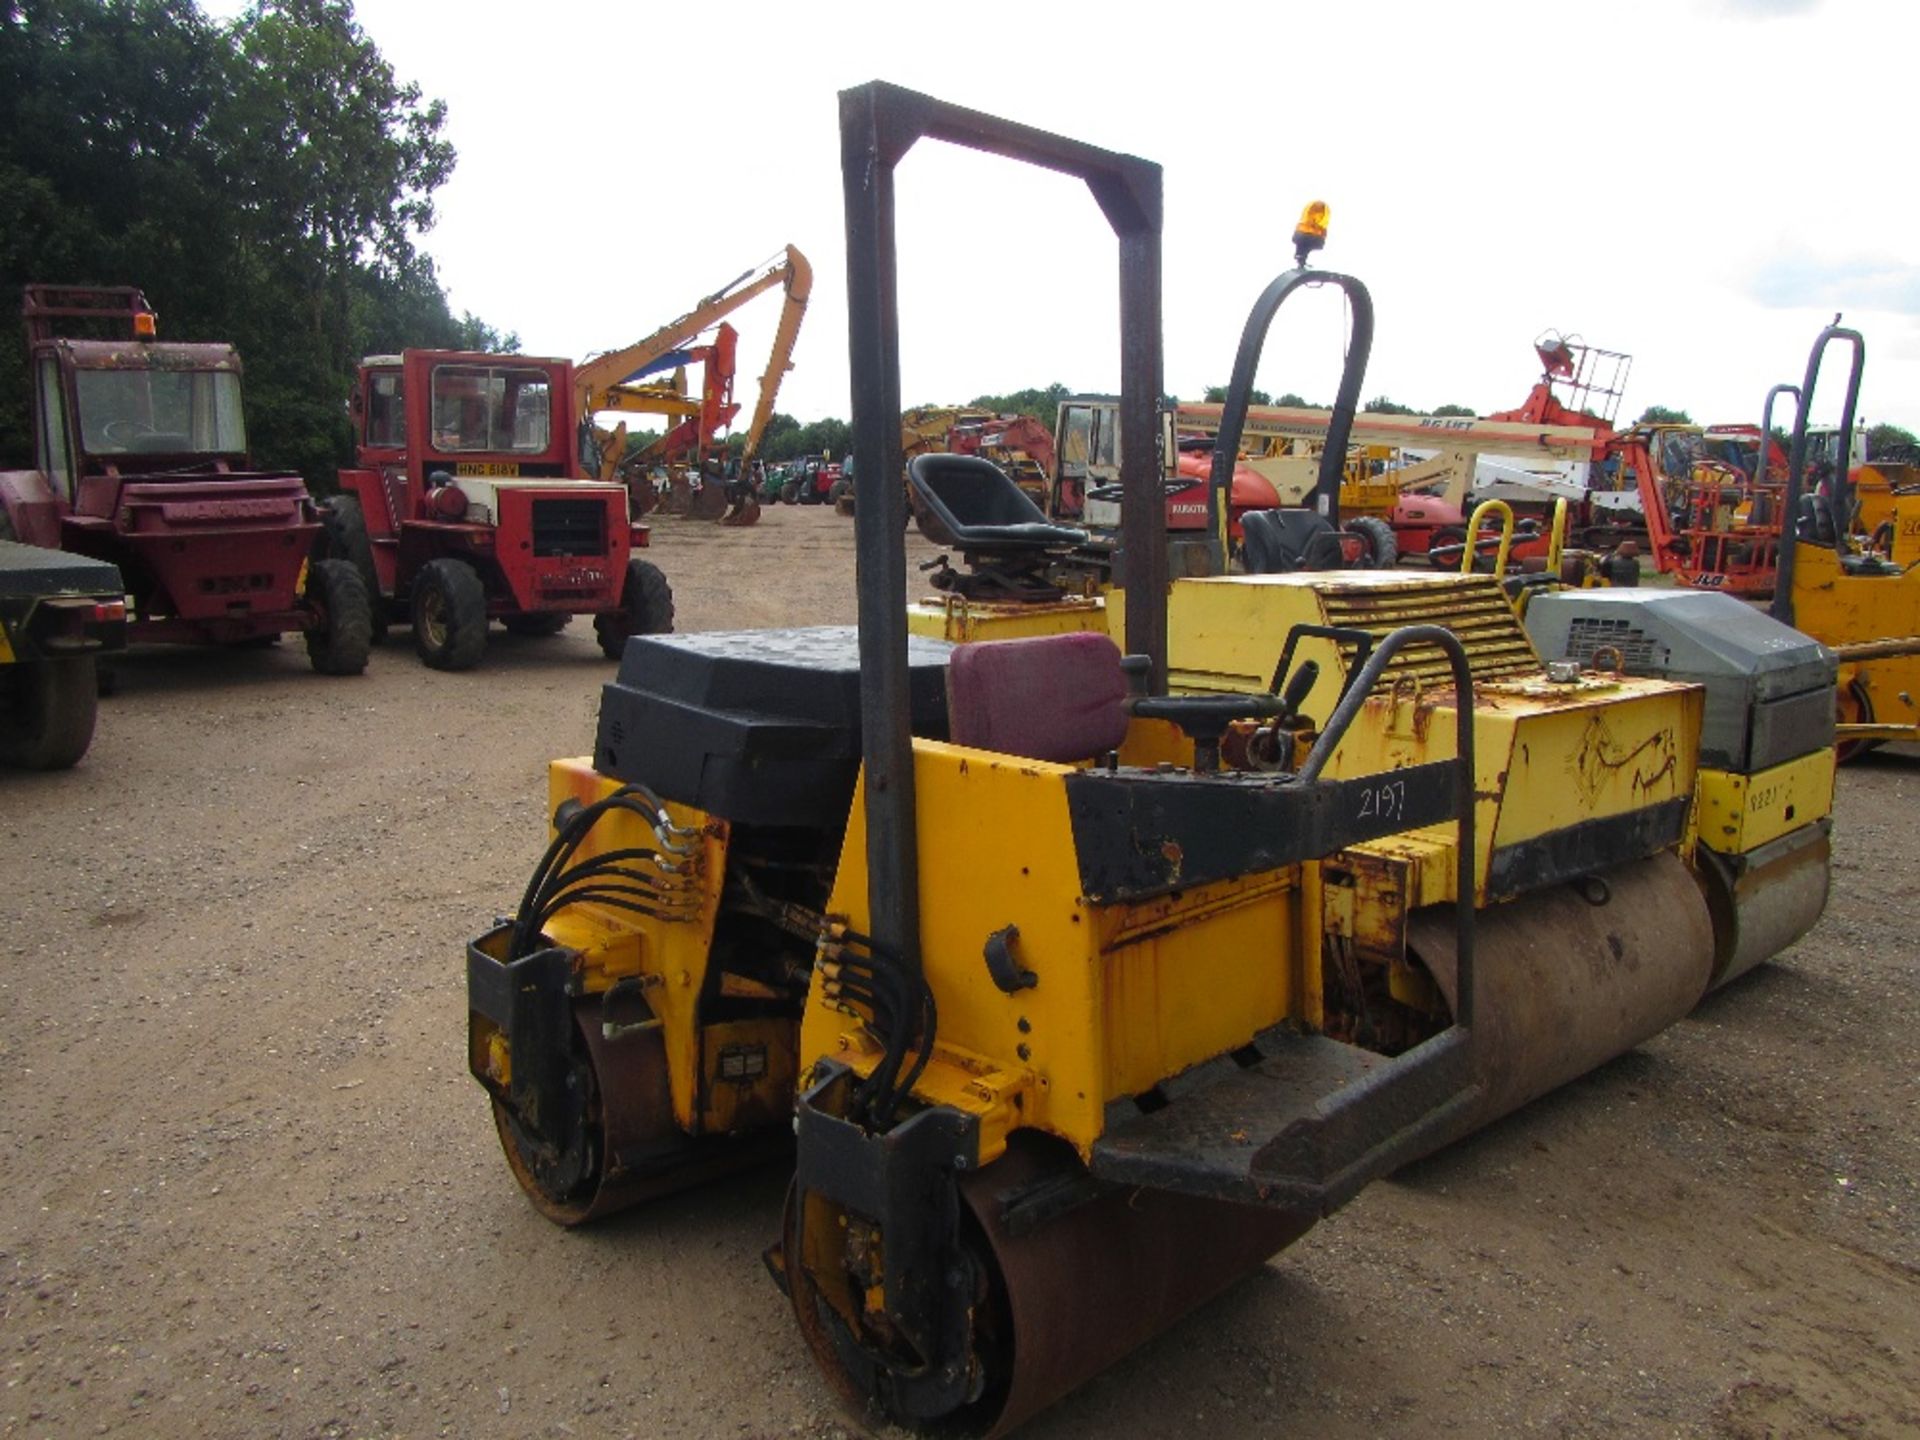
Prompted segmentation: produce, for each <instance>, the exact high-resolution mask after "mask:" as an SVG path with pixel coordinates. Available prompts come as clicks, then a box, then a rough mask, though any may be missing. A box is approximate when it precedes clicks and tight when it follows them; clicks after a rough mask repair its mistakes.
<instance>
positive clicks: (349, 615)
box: [272, 560, 373, 675]
mask: <svg viewBox="0 0 1920 1440" xmlns="http://www.w3.org/2000/svg"><path fill="white" fill-rule="evenodd" d="M306 598H307V606H308V608H309V609H311V610H312V611H313V612H314V623H313V624H312V625H311V626H310V627H309V628H308V630H307V660H308V662H309V663H310V664H312V666H313V668H314V669H315V670H317V671H318V672H319V673H320V674H322V675H358V674H359V673H360V672H361V671H362V670H365V669H366V668H367V652H368V651H369V650H371V649H372V648H373V605H372V603H371V602H370V601H369V600H368V599H367V587H366V585H365V584H364V583H363V582H362V581H361V579H360V572H359V571H358V570H356V569H355V568H354V567H353V565H352V563H351V562H349V561H346V560H316V561H314V562H313V564H312V566H311V567H310V568H309V569H308V570H307V597H306ZM272 638H274V639H278V638H279V637H278V636H274V637H272Z"/></svg>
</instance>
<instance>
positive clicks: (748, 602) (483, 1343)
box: [0, 507, 1920, 1440]
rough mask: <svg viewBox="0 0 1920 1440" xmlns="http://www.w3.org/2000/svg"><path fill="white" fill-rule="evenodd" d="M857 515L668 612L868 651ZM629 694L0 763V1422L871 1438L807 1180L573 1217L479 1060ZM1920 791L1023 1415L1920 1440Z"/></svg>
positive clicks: (141, 678) (1895, 758)
mask: <svg viewBox="0 0 1920 1440" xmlns="http://www.w3.org/2000/svg"><path fill="white" fill-rule="evenodd" d="M851 534H852V527H851V525H850V524H849V523H848V522H846V521H844V520H840V519H837V518H836V517H834V516H832V515H830V514H826V513H823V512H821V511H818V510H794V509H790V508H785V507H781V508H775V509H772V510H770V511H769V512H768V514H767V515H766V517H765V519H764V520H763V521H762V523H761V524H760V525H759V526H758V527H756V528H754V529H751V530H745V531H728V530H722V529H719V528H716V527H706V526H700V525H698V524H695V523H692V522H672V521H668V522H665V523H663V524H662V525H661V526H660V527H659V529H658V530H657V531H656V549H655V552H654V555H655V558H656V559H657V560H658V561H659V563H660V564H661V565H662V566H663V568H665V569H666V570H667V572H668V574H669V576H670V577H671V579H672V581H673V585H674V589H675V592H676V596H677V599H678V603H679V612H680V623H681V628H683V629H715V628H723V627H732V626H752V625H767V624H781V623H786V624H792V623H806V622H822V621H850V620H851V619H852V618H853V605H854V601H853V580H852V575H853V564H852V552H851ZM930 553H931V552H930V551H927V550H926V549H925V548H924V547H922V546H919V545H918V543H917V542H916V545H915V549H914V552H913V558H914V559H915V560H918V559H921V558H925V556H926V555H927V554H930ZM916 584H917V581H916ZM607 673H608V667H607V666H606V664H605V663H604V662H603V661H602V660H601V659H600V658H599V655H598V652H597V651H596V649H595V648H594V645H593V641H592V636H591V633H590V631H589V629H588V627H586V626H584V625H582V624H579V623H576V624H575V626H574V627H573V628H572V629H570V630H569V631H567V632H566V633H565V634H563V635H561V636H560V637H558V638H555V639H550V640H532V639H515V638H513V637H509V636H506V635H503V634H500V633H499V632H496V633H495V635H494V637H493V639H492V642H491V648H490V650H489V653H488V656H487V660H486V663H485V665H484V666H483V667H482V668H481V669H480V670H478V671H476V672H473V673H470V674H466V675H452V676H448V675H438V674H433V673H431V672H428V671H426V670H424V669H422V668H421V667H420V666H419V665H418V664H417V663H416V662H415V660H414V658H413V656H412V654H411V650H410V647H408V646H406V645H405V644H403V643H391V644H389V645H388V646H387V647H385V648H384V649H382V650H379V651H377V652H376V654H375V658H374V662H373V664H372V666H371V668H370V669H369V671H368V673H367V675H366V676H364V677H362V678H359V679H353V680H327V679H322V678H319V677H317V676H314V675H312V674H310V673H309V672H308V670H307V665H306V661H305V656H304V654H303V653H302V651H301V649H300V647H299V646H298V645H297V644H296V643H288V644H283V645H281V646H280V647H278V648H276V649H274V650H271V651H265V652H260V651H255V652H235V653H219V654H216V653H202V652H191V651H180V652H161V651H155V652H152V653H150V654H143V655H140V656H137V657H135V658H134V659H133V660H132V661H130V662H129V663H128V664H127V665H126V667H125V673H124V680H123V684H122V687H121V690H120V693H119V694H118V695H117V696H115V697H114V698H112V699H110V700H108V701H107V702H105V704H104V705H103V709H102V715H101V723H100V730H99V735H98V738H97V740H96V742H95V745H94V749H93V751H92V753H91V754H90V755H89V756H88V757H87V759H86V760H85V761H84V762H83V763H82V765H81V767H80V768H79V769H78V770H77V771H74V772H72V773H69V774H66V775H57V776H27V775H19V774H0V845H3V846H4V851H3V852H0V853H4V855H5V857H6V861H7V864H6V870H7V873H8V875H9V876H10V877H11V880H10V884H9V886H8V890H7V896H6V900H5V902H4V910H3V911H0V913H3V914H4V916H5V919H6V925H5V934H6V936H7V937H8V942H9V949H10V951H11V954H10V956H9V959H8V962H7V963H6V964H5V965H4V966H3V967H0V1006H3V1007H4V1013H5V1014H6V1016H7V1017H8V1023H7V1024H6V1026H5V1027H4V1030H0V1084H4V1087H5V1088H4V1095H3V1101H4V1103H0V1144H4V1146H5V1149H6V1152H7V1153H8V1154H9V1155H10V1156H11V1157H13V1158H12V1163H10V1164H8V1165H7V1166H6V1167H5V1169H4V1174H3V1178H0V1365H3V1366H4V1374H5V1388H4V1393H0V1435H5V1436H13V1435H20V1436H29V1435H32V1436H41V1435H46V1436H91V1435H109V1436H176V1435H179V1436H187V1435H191V1436H196V1437H202V1436H290V1437H335V1436H337V1437H349V1436H352V1437H374V1436H428V1435H448V1436H461V1437H483V1436H503V1437H504V1436H515V1437H518V1436H582V1437H590V1436H628V1435H632V1436H675V1435H681V1436H749V1437H761V1436H766V1437H775V1436H792V1435H799V1436H809V1437H817V1436H827V1435H835V1434H841V1433H857V1427H855V1426H854V1425H853V1424H852V1423H851V1422H850V1421H848V1420H847V1419H846V1418H845V1417H843V1416H842V1415H841V1414H840V1413H839V1412H838V1411H837V1410H836V1408H835V1407H834V1404H833V1402H832V1401H831V1399H830V1398H829V1396H828V1395H827V1393H826V1391H825V1388H824V1386H823V1385H822V1383H821V1382H820V1381H819V1379H818V1378H817V1376H816V1374H815V1372H814V1369H813V1366H812V1364H811V1362H810V1361H809V1359H808V1358H807V1356H806V1354H805V1353H804V1351H803V1348H802V1344H801V1341H800V1339H799V1337H798V1334H797V1333H796V1331H795V1329H794V1326H793V1324H792V1321H791V1318H790V1316H789V1315H788V1314H787V1312H786V1309H785V1304H784V1301H782V1300H781V1298H780V1296H779V1295H778V1293H777V1292H776V1291H775V1289H774V1287H773V1286H772V1284H771V1283H770V1282H769V1281H768V1279H767V1277H766V1274H765V1272H764V1271H763V1270H762V1268H761V1265H760V1259H759V1256H760V1251H761V1249H762V1248H763V1246H764V1245H765V1244H766V1243H767V1242H768V1241H769V1240H770V1239H771V1238H772V1237H773V1233H774V1230H775V1227H776V1223H777V1215H778V1208H779V1202H780V1196H781V1193H782V1189H783V1185H784V1180H783V1177H781V1176H779V1175H777V1174H771V1173H764V1174H759V1175H755V1176H751V1177H749V1178H747V1179H745V1180H742V1181H738V1182H735V1183H733V1184H731V1185H728V1186H725V1187H721V1188H711V1189H707V1190H703V1191H700V1192H698V1193H695V1194H692V1195H686V1196H682V1197H679V1198H677V1199H674V1200H670V1201H668V1202H665V1203H663V1204H658V1205H655V1206H653V1207H651V1208H648V1209H645V1210H643V1211H641V1212H639V1213H630V1214H628V1215H626V1216H623V1217H621V1218H619V1219H617V1220H615V1221H614V1222H612V1223H610V1224H607V1225H604V1226H602V1227H599V1228H597V1229H595V1230H593V1231H591V1232H589V1233H584V1234H566V1233H562V1232H560V1231H558V1230H556V1229H554V1228H553V1227H551V1226H550V1225H548V1224H547V1223H546V1222H545V1221H543V1220H541V1219H539V1218H538V1217H537V1216H536V1215H535V1214H534V1212H533V1211H532V1209H531V1208H530V1207H529V1206H528V1205H527V1204H526V1203H525V1201H524V1200H523V1199H522V1197H521V1196H520V1193H519V1191H518V1189H517V1188H516V1187H515V1186H514V1184H513V1182H512V1180H511V1179H510V1177H509V1176H508V1174H507V1171H506V1168H505V1166H504V1164H503V1163H502V1161H501V1159H500V1156H499V1153H498V1150H497V1147H496V1144H495V1141H494V1138H493V1132H492V1126H491V1124H490V1123H489V1122H488V1118H487V1111H486V1105H485V1103H484V1101H483V1099H482V1097H481V1094H480V1092H479V1090H478V1089H477V1087H475V1085H474V1084H473V1082H472V1081H471V1080H470V1079H469V1078H468V1077H467V1075H466V1073H465V1066H464V1055H463V1038H464V1034H465V1005H464V977H463V970H462V961H461V955H462V946H463V944H464V942H465V940H466V939H467V937H468V936H470V935H472V934H473V933H475V932H476V931H478V930H479V929H481V928H483V927H484V925H485V924H486V923H488V921H489V920H490V919H491V918H492V917H493V916H494V915H496V914H498V913H500V912H502V911H504V910H507V909H509V908H510V907H511V906H512V904H513V903H514V900H515V897H516V895H517V892H518V889H519V887H520V886H521V885H522V884H523V883H524V880H525V876H526V873H527V870H528V869H529V867H530V866H531V864H532V862H533V860H534V859H535V858H536V855H537V852H538V850H539V848H540V843H541V826H542V815H541V810H542V797H543V794H544V784H543V779H542V776H543V772H544V767H545V764H546V762H547V760H548V759H549V758H551V757H552V756H554V755H556V754H561V753H568V752H579V751H584V750H586V749H587V748H588V746H589V745H590V743H591V733H592V724H593V716H594V711H595V706H596V704H597V698H598V687H599V684H600V683H601V681H602V680H603V679H604V678H605V676H606V675H607ZM1916 802H1920V768H1916V767H1915V762H1914V759H1913V758H1912V757H1911V756H1901V755H1881V756H1875V757H1871V758H1869V759H1868V760H1866V761H1864V762H1862V763H1861V764H1859V765H1857V766H1855V767H1852V768H1850V769H1849V770H1848V771H1846V772H1845V773H1844V774H1843V775H1842V778H1841V784H1840V799H1839V810H1838V830H1837V844H1838V853H1837V859H1836V871H1835V891H1834V897H1833V901H1832V904H1831V906H1830V908H1829V914H1828V917H1827V918H1826V919H1825V920H1823V921H1822V923H1821V924H1820V926H1819V927H1818V928H1817V929H1816V930H1815V931H1814V933H1813V934H1812V935H1811V936H1810V937H1808V939H1807V940H1806V941H1805V942H1803V943H1802V944H1801V945H1799V946H1797V947H1796V948H1795V949H1794V950H1793V951H1791V952H1790V953H1788V954H1787V955H1785V956H1784V957H1782V958H1781V959H1780V960H1779V961H1778V962H1777V963H1775V964H1774V965H1772V966H1770V967H1767V968H1765V969H1763V970H1761V971H1759V972H1757V973H1756V974H1754V975H1753V976H1751V977H1749V978H1748V979H1746V980H1744V981H1743V982H1741V983H1740V984H1738V985H1736V986H1735V987H1733V988H1732V989H1731V990H1730V991H1729V992H1728V993H1725V994H1723V995H1721V996H1718V997H1716V998H1715V999H1713V1000H1712V1001H1710V1002H1709V1003H1708V1004H1707V1005H1705V1006H1704V1007H1703V1008H1702V1009H1701V1010H1700V1011H1699V1012H1697V1013H1696V1014H1695V1015H1694V1016H1693V1017H1691V1018H1690V1019H1688V1020H1687V1021H1685V1022H1683V1023H1682V1024H1680V1025H1678V1026H1676V1027H1675V1028H1674V1029H1673V1030H1671V1031H1669V1032H1668V1033H1667V1034H1665V1035H1663V1036H1661V1037H1660V1038H1658V1039H1657V1040H1655V1041H1654V1042H1653V1043H1651V1044H1649V1045H1647V1046H1645V1047H1643V1048H1642V1049H1640V1050H1638V1051H1636V1052H1635V1053H1633V1054H1631V1055H1628V1056H1626V1057H1624V1058H1622V1059H1620V1060H1618V1061H1616V1062H1615V1063H1613V1064H1612V1065H1609V1066H1607V1067H1605V1068H1604V1069H1603V1070H1601V1071H1599V1072H1598V1073H1596V1074H1594V1075H1592V1076H1589V1077H1588V1078H1586V1079H1584V1080H1582V1081H1580V1082H1578V1083H1576V1084H1574V1085H1571V1086H1569V1087H1567V1088H1566V1089H1565V1090H1563V1091H1561V1092H1559V1093H1557V1094H1556V1095H1553V1096H1550V1097H1548V1098H1547V1099H1546V1100H1544V1101H1542V1102H1539V1103H1537V1104H1535V1105H1532V1106H1530V1107H1528V1108H1527V1109H1526V1110H1525V1111H1523V1112H1522V1113H1520V1114H1518V1115H1516V1116H1513V1117H1511V1118H1509V1119H1508V1120H1506V1121H1504V1122H1502V1123H1500V1124H1499V1125H1496V1126H1495V1127H1493V1128H1492V1129H1491V1130H1489V1131H1487V1132H1485V1133H1484V1134H1482V1135H1480V1136H1478V1137H1476V1138H1475V1139H1473V1140H1471V1141H1470V1142H1468V1143H1466V1144H1463V1145H1461V1146H1459V1147H1456V1148H1455V1149H1454V1150H1452V1151H1450V1152H1448V1153H1447V1154H1445V1155H1443V1156H1441V1157H1438V1158H1436V1159H1434V1160H1431V1161H1428V1162H1426V1163H1425V1164H1423V1165H1420V1166H1418V1167H1416V1168H1415V1169H1414V1170H1413V1171H1411V1172H1409V1173H1406V1174H1403V1175H1402V1176H1400V1177H1398V1178H1397V1179H1395V1180H1394V1181H1392V1182H1390V1183H1387V1184H1382V1185H1378V1186H1375V1187H1374V1188H1373V1189H1371V1190H1369V1191H1368V1192H1366V1193H1365V1194H1364V1195H1362V1196H1361V1198H1360V1199H1359V1200H1358V1201H1356V1202H1355V1203H1354V1204H1353V1205H1352V1206H1351V1207H1349V1208H1348V1209H1347V1210H1346V1211H1344V1212H1343V1213H1341V1214H1340V1215H1339V1216H1337V1217H1336V1218H1334V1219H1333V1220H1332V1221H1330V1222H1328V1223H1327V1224H1325V1225H1323V1226H1321V1227H1320V1228H1319V1229H1317V1230H1315V1231H1314V1232H1312V1233H1311V1234H1309V1235H1308V1236H1307V1237H1306V1239H1305V1240H1304V1241H1302V1242H1301V1243H1300V1244H1299V1245H1298V1246H1296V1247H1295V1248H1294V1249H1293V1250H1291V1251H1289V1252H1287V1253H1286V1254H1284V1255H1282V1256H1281V1257H1280V1258H1279V1259H1277V1260H1276V1261H1275V1262H1273V1263H1272V1264H1270V1265H1269V1266H1268V1267H1267V1268H1266V1269H1265V1270H1264V1271H1263V1272H1262V1273H1261V1274H1259V1275H1258V1276H1256V1277H1254V1278H1253V1279H1251V1280H1249V1281H1248V1282H1246V1283H1245V1284H1242V1285H1240V1286H1238V1287H1237V1288H1236V1289H1234V1290H1233V1291H1231V1292H1230V1293H1229V1294H1227V1295H1226V1296H1224V1297H1223V1298H1221V1299H1220V1300H1218V1301H1216V1302H1215V1303H1214V1304H1212V1305H1211V1306H1209V1307H1207V1308H1206V1309H1205V1310H1204V1311H1202V1312H1201V1313H1199V1314H1198V1315H1196V1316H1194V1317H1193V1318H1191V1319H1190V1320H1188V1321H1187V1322H1186V1323H1184V1324H1182V1325H1180V1326H1178V1327H1177V1328H1175V1329H1174V1330H1173V1331H1171V1332H1170V1333H1168V1334H1167V1335H1166V1336H1164V1337H1162V1338H1161V1339H1160V1340H1159V1341H1157V1342H1156V1343H1154V1344H1153V1345H1151V1346H1149V1347H1147V1348H1146V1349H1145V1350H1144V1351H1142V1352H1140V1353H1139V1354H1138V1355H1136V1356H1135V1357H1134V1358H1133V1359H1132V1360H1130V1361H1129V1362H1128V1363H1126V1364H1125V1365H1123V1366H1121V1367H1119V1368H1117V1369H1116V1370H1115V1371H1113V1372H1111V1373H1109V1374H1107V1375H1105V1376H1103V1377H1102V1378H1100V1379H1099V1380H1096V1381H1095V1382H1093V1383H1092V1384H1090V1385H1088V1386H1087V1387H1085V1388H1084V1389H1083V1390H1082V1391H1080V1392H1079V1393H1077V1394H1076V1395H1074V1396H1072V1397H1070V1398H1069V1399H1068V1400H1067V1401H1066V1402H1065V1403H1063V1404H1061V1405H1060V1406H1058V1407H1056V1408H1055V1409H1054V1410H1053V1411H1051V1412H1049V1413H1048V1414H1046V1415H1045V1416H1043V1417H1042V1418H1041V1419H1040V1420H1038V1421H1036V1422H1035V1423H1034V1424H1033V1425H1032V1426H1031V1427H1030V1429H1029V1430H1028V1431H1027V1432H1025V1433H1027V1434H1031V1435H1033V1436H1035V1437H1066V1436H1096V1435H1101V1436H1104V1435H1115V1434H1152V1435H1165V1436H1191V1437H1202V1436H1204V1437H1207V1440H1213V1437H1216V1436H1218V1435H1220V1434H1223V1433H1230V1434H1259V1435H1276V1436H1277V1435H1312V1436H1329V1437H1362V1436H1426V1435H1433V1434H1458V1435H1468V1436H1484V1435H1495V1434H1498V1435H1507V1434H1515V1435H1517V1434H1529V1433H1535V1432H1538V1433H1542V1434H1553V1435H1575V1436H1586V1435H1606V1436H1643V1435H1680V1436H1732V1437H1761V1436H1790V1435H1791V1436H1798V1435H1806V1434H1819V1433H1830V1434H1836V1435H1846V1436H1881V1435H1911V1434H1915V1433H1920V1378H1917V1377H1920V1163H1917V1162H1920V1144H1917V1143H1916V1139H1915V1126H1914V1123H1913V1119H1912V1117H1913V1115H1914V1114H1915V1112H1916V1110H1920V1079H1916V1068H1917V1067H1916V1059H1915V1056H1916V1050H1915V1043H1914V1039H1913V1037H1914V1035H1915V1033H1916V1030H1917V1029H1920V1024H1917V1023H1916V1022H1920V1004H1917V1003H1916V999H1915V988H1916V987H1915V983H1914V982H1915V979H1916V950H1917V949H1920V946H1917V945H1916V941H1915V938H1914V930H1913V916H1914V915H1915V913H1916V910H1915V906H1914V897H1915V889H1916V881H1915V879H1914V878H1913V877H1914V875H1915V873H1916V872H1915V870H1914V868H1913V866H1914V859H1915V855H1916V852H1917V851H1920V845H1917V844H1916V841H1915V838H1914V825H1913V822H1912V818H1911V816H1912V812H1911V810H1910V809H1909V808H1908V807H1909V806H1910V805H1912V804H1914V803H1916Z"/></svg>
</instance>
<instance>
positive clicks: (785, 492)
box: [780, 480, 800, 505]
mask: <svg viewBox="0 0 1920 1440" xmlns="http://www.w3.org/2000/svg"><path fill="white" fill-rule="evenodd" d="M780 500H781V503H782V504H786V505H798V504H799V503H800V482H799V481H798V480H789V481H787V483H786V484H784V485H782V486H781V487H780Z"/></svg>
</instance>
